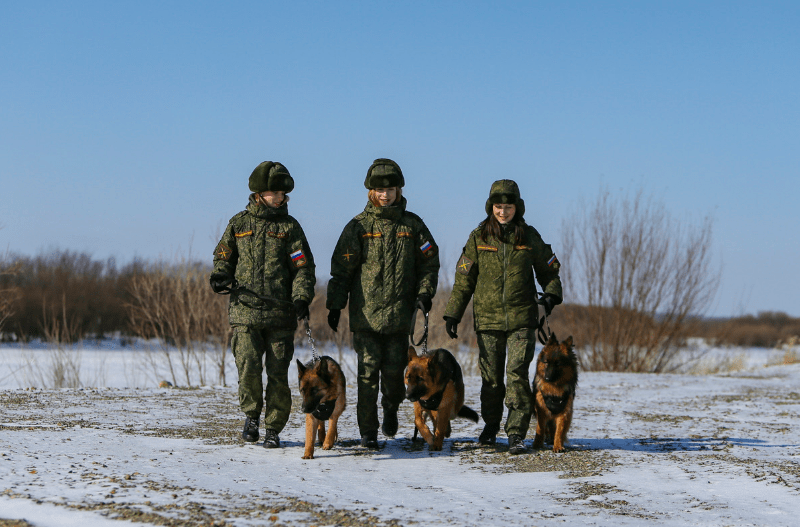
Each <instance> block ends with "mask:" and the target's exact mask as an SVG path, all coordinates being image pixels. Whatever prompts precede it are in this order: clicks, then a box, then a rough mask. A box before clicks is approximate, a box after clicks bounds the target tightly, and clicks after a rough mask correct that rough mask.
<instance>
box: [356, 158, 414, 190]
mask: <svg viewBox="0 0 800 527" xmlns="http://www.w3.org/2000/svg"><path fill="white" fill-rule="evenodd" d="M405 184H406V180H405V179H403V171H402V170H400V165H398V164H397V163H395V162H394V161H392V160H391V159H385V158H380V159H376V160H375V161H373V162H372V166H370V167H369V170H367V178H366V179H365V180H364V186H365V187H367V188H368V189H373V188H389V187H404V186H405Z"/></svg>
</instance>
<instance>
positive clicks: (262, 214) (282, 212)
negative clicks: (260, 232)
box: [247, 194, 289, 219]
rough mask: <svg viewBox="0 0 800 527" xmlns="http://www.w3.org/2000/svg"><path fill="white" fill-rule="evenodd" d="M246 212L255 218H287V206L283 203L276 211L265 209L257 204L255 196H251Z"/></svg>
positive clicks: (264, 206) (269, 208)
mask: <svg viewBox="0 0 800 527" xmlns="http://www.w3.org/2000/svg"><path fill="white" fill-rule="evenodd" d="M247 212H249V213H250V214H252V215H253V216H255V217H256V218H262V219H273V218H277V217H281V216H288V215H289V204H288V203H284V204H283V205H281V206H280V207H278V208H277V209H274V208H272V207H267V206H266V205H261V204H260V203H257V202H256V198H255V194H251V195H250V202H249V203H248V204H247Z"/></svg>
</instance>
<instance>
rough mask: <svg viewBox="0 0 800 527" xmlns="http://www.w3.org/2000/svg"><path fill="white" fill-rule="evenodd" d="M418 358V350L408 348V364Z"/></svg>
mask: <svg viewBox="0 0 800 527" xmlns="http://www.w3.org/2000/svg"><path fill="white" fill-rule="evenodd" d="M416 358H417V350H415V349H414V346H409V347H408V362H411V361H412V360H414V359H416Z"/></svg>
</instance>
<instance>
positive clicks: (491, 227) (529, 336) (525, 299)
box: [444, 179, 562, 453]
mask: <svg viewBox="0 0 800 527" xmlns="http://www.w3.org/2000/svg"><path fill="white" fill-rule="evenodd" d="M524 213H525V202H524V201H523V200H522V198H521V197H520V193H519V188H518V187H517V184H516V183H515V182H514V181H511V180H508V179H504V180H500V181H495V182H494V184H492V188H491V191H490V193H489V199H488V200H487V201H486V214H487V217H486V219H485V220H483V222H481V224H480V225H479V226H478V228H477V229H475V230H474V231H472V233H470V235H469V240H467V245H466V246H465V247H464V252H463V253H462V255H461V258H459V260H458V264H457V266H456V278H455V284H454V285H453V291H452V294H451V295H450V299H449V301H448V302H447V308H446V309H445V315H444V319H445V327H446V330H447V333H448V335H450V337H451V338H456V337H457V336H458V335H457V328H458V323H459V322H460V321H461V317H462V316H463V315H464V311H465V309H466V308H467V304H468V303H469V300H470V298H473V313H474V318H475V331H476V332H477V336H478V348H479V352H480V355H479V363H480V370H481V378H482V380H483V384H482V386H481V415H482V416H483V420H484V422H485V423H486V425H485V427H484V429H483V432H481V435H480V437H479V438H478V440H479V442H480V443H481V444H494V442H495V438H496V435H497V432H498V431H499V430H500V421H501V420H502V418H503V399H504V398H505V404H506V406H507V407H508V417H507V418H506V425H505V432H506V434H507V435H508V443H509V451H510V452H512V453H522V452H525V444H524V439H525V435H526V434H527V432H528V426H529V424H530V420H531V415H532V414H533V394H532V392H531V384H530V382H529V381H528V369H529V367H530V363H531V361H532V360H533V355H534V347H535V345H536V328H537V325H538V324H537V322H538V315H539V310H538V306H537V299H536V284H535V282H534V271H535V272H536V279H537V280H538V281H539V284H540V285H541V286H542V289H543V290H544V296H543V298H542V301H541V302H542V304H543V305H544V308H545V311H546V312H547V314H548V315H549V314H550V311H551V310H552V309H553V306H555V305H557V304H560V303H561V298H562V293H561V280H560V279H559V276H558V270H559V267H560V264H559V262H558V259H556V257H555V255H554V254H553V251H552V250H551V248H550V246H549V245H547V244H546V243H544V241H542V237H541V236H540V235H539V233H538V232H537V231H536V229H534V228H533V227H531V226H530V225H527V224H526V223H525V220H524V219H523V214H524ZM506 348H507V349H508V363H507V364H506ZM504 366H505V374H506V376H507V381H508V390H506V384H505V383H504V382H503V369H504Z"/></svg>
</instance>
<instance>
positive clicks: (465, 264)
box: [456, 254, 475, 275]
mask: <svg viewBox="0 0 800 527" xmlns="http://www.w3.org/2000/svg"><path fill="white" fill-rule="evenodd" d="M474 263H475V262H473V261H472V260H470V259H469V258H467V257H466V256H464V255H463V254H462V255H461V258H460V259H459V260H458V265H457V266H456V272H457V273H461V274H465V275H466V274H469V271H470V269H472V266H473V264H474Z"/></svg>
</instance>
